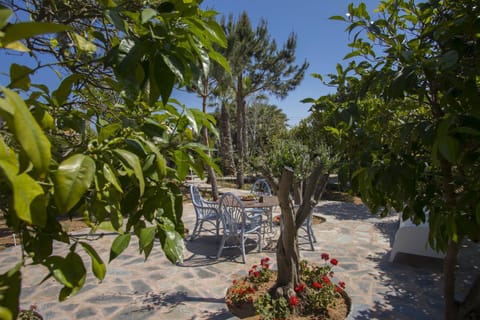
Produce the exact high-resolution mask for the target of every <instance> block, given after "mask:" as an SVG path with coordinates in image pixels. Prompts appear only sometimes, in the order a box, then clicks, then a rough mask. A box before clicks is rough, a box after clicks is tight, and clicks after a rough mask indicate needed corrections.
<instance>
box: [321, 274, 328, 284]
mask: <svg viewBox="0 0 480 320" xmlns="http://www.w3.org/2000/svg"><path fill="white" fill-rule="evenodd" d="M322 280H323V282H325V284H330V279H328V277H327V276H323V277H322Z"/></svg>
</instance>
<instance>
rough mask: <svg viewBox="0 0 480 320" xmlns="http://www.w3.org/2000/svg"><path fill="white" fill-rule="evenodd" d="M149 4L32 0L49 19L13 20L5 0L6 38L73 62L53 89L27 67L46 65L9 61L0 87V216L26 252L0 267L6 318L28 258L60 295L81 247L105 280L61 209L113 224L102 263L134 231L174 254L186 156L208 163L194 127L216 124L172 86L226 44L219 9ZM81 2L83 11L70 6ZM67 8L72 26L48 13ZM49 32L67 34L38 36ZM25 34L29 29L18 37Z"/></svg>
mask: <svg viewBox="0 0 480 320" xmlns="http://www.w3.org/2000/svg"><path fill="white" fill-rule="evenodd" d="M153 4H154V2H151V3H150V2H148V1H147V2H145V4H143V5H142V6H141V7H139V5H138V4H136V3H130V4H127V5H125V6H124V7H117V4H116V2H115V1H106V2H102V4H101V6H104V7H102V8H101V10H98V6H97V4H95V6H91V3H90V2H88V1H87V2H84V1H58V2H55V3H37V4H35V5H36V6H35V5H33V6H32V7H28V8H32V10H33V11H32V12H31V17H32V18H39V17H42V18H44V19H46V20H48V21H49V22H44V21H29V22H23V21H15V22H14V23H10V24H7V22H8V19H9V17H10V16H11V13H12V12H11V10H9V9H6V8H4V7H1V8H0V28H1V32H0V48H8V49H16V50H30V51H31V54H32V55H33V56H35V55H36V54H37V53H38V51H42V52H43V53H44V54H48V53H50V54H52V56H53V57H55V58H57V59H59V61H58V65H54V64H52V63H49V66H50V67H53V68H59V69H58V70H61V68H65V69H63V71H65V70H66V71H67V76H66V77H65V78H64V79H63V81H62V82H61V83H60V85H59V87H58V88H57V89H55V90H50V88H48V87H46V86H45V85H43V84H34V83H32V82H31V79H30V76H31V75H32V74H34V73H35V72H37V71H38V70H40V69H42V68H43V67H44V66H43V65H39V66H38V67H37V68H35V69H31V68H28V67H25V66H22V65H12V66H11V67H10V84H9V85H8V88H4V87H1V88H0V90H1V96H0V116H1V117H2V119H3V120H4V122H3V123H2V127H1V128H0V129H1V131H0V132H1V136H0V182H1V183H2V185H5V186H6V187H5V188H3V189H2V190H1V193H2V194H1V196H2V197H1V199H7V200H8V201H6V203H4V204H3V205H4V206H3V207H4V217H5V218H6V221H7V224H8V226H9V228H11V229H12V230H13V231H14V232H15V233H17V234H19V235H20V236H21V237H20V238H21V239H22V249H23V250H24V256H25V257H28V258H26V260H22V261H21V263H20V264H19V266H17V267H15V268H14V269H12V270H10V271H8V272H7V273H5V274H4V275H1V282H2V283H1V286H0V287H1V288H2V289H1V291H0V314H1V315H2V319H3V318H11V319H14V318H15V317H16V313H17V312H18V311H16V310H18V295H19V292H20V286H21V282H20V270H21V269H20V268H21V267H22V266H24V265H25V264H27V263H28V261H29V259H31V260H32V261H33V262H34V263H36V264H40V265H43V266H44V267H46V268H47V269H48V270H49V272H50V273H49V276H51V277H54V278H55V279H56V280H57V281H58V282H59V283H60V284H62V286H63V288H62V289H61V290H60V292H59V300H65V299H67V298H68V297H70V296H72V295H74V294H75V293H77V292H78V291H79V290H80V289H81V288H82V286H83V285H84V283H85V279H86V274H87V268H86V267H85V263H86V261H84V260H83V259H82V258H81V257H80V255H79V254H78V253H77V252H76V251H77V250H78V249H79V248H81V249H83V250H84V251H85V252H86V253H87V256H88V257H87V259H90V265H91V272H92V273H93V274H94V275H95V277H96V278H97V279H98V280H99V281H102V280H103V279H104V277H105V274H106V272H107V271H106V264H105V263H104V262H103V260H102V259H101V257H100V256H99V255H98V253H97V252H96V251H95V248H94V247H95V246H94V245H92V246H90V245H89V244H87V243H85V242H82V241H79V240H78V239H75V238H71V237H69V235H68V234H67V233H66V231H65V230H63V228H62V225H61V224H60V223H59V222H58V221H57V218H58V217H59V216H68V217H73V216H78V215H80V214H83V216H84V217H85V222H86V223H87V224H88V225H89V226H90V227H91V229H92V232H95V231H97V230H98V229H105V230H109V231H113V232H117V233H118V234H119V235H118V236H117V238H116V239H115V240H114V241H113V243H112V247H111V252H110V261H111V260H113V259H115V258H116V257H118V255H120V254H121V253H122V252H123V251H124V250H125V249H126V248H127V246H128V245H129V243H130V240H131V237H132V235H133V236H136V237H138V239H139V251H140V253H142V254H144V256H145V259H147V258H148V256H149V255H150V253H151V252H152V250H154V244H155V239H158V240H159V242H160V245H161V247H162V249H163V251H164V252H165V254H166V256H167V257H168V259H169V260H170V261H172V262H178V261H182V254H183V234H184V227H183V222H182V193H181V191H180V188H179V185H180V183H181V181H182V179H183V178H184V177H185V176H186V174H187V173H188V172H189V169H190V168H192V169H193V170H194V171H196V172H198V173H199V174H200V175H201V174H203V167H204V166H203V165H204V163H208V164H209V165H212V166H215V164H214V163H213V161H212V160H211V159H209V157H208V156H207V153H206V150H207V147H205V146H203V145H200V144H198V143H196V141H197V139H198V138H197V136H198V134H199V132H198V128H200V127H201V126H204V127H205V128H207V129H208V130H211V131H212V132H213V133H215V127H214V120H213V118H212V117H211V116H207V115H205V114H203V113H202V112H197V111H196V110H189V109H187V108H186V107H185V106H183V105H181V104H180V103H179V102H177V101H173V100H170V99H169V96H170V93H171V91H172V89H173V87H174V86H177V85H178V86H182V85H185V84H186V83H189V82H191V81H193V80H194V79H196V78H197V77H198V76H199V72H198V70H200V68H207V67H208V66H207V64H208V63H209V62H208V63H207V60H208V61H209V60H210V59H212V60H214V61H216V62H217V63H219V64H220V65H223V66H224V67H227V68H228V66H227V65H226V63H225V59H223V58H222V57H221V56H219V55H218V54H217V53H216V52H214V49H213V47H214V45H215V46H224V45H225V35H224V34H223V32H222V30H221V28H220V27H219V25H218V24H217V23H216V22H215V20H214V14H213V12H209V11H205V12H204V11H202V10H200V9H199V7H198V1H180V0H176V1H171V2H169V3H168V5H169V6H171V7H168V6H166V5H160V6H156V7H155V6H153ZM12 6H14V8H16V9H20V8H19V7H16V4H12ZM77 7H78V8H82V10H72V9H74V8H77ZM42 10H46V11H42ZM51 10H53V11H51ZM39 12H47V14H46V15H43V16H42V15H39V14H38V13H39ZM48 12H56V16H54V17H52V16H48V14H49V13H48ZM64 12H69V13H71V14H72V15H69V19H70V21H69V23H71V25H69V26H63V25H61V24H58V23H52V22H51V21H54V22H60V23H61V22H62V21H63V20H65V15H64ZM50 19H51V20H50ZM88 19H98V20H97V21H101V23H86V21H88ZM103 26H104V27H105V29H102V28H103ZM57 31H68V32H69V36H68V37H66V36H65V35H66V34H65V33H61V32H60V33H57V34H56V35H52V36H47V37H46V36H44V34H45V33H51V32H57ZM26 37H34V40H35V41H33V40H32V41H28V42H25V43H23V42H21V41H22V40H23V39H24V38H26ZM27 46H28V49H27ZM56 71H57V70H56ZM14 89H15V90H18V91H19V92H21V91H25V92H23V93H22V95H20V94H18V93H17V92H15V91H13V90H14ZM21 96H24V97H25V98H21ZM159 98H161V101H158V100H159ZM147 225H148V227H147ZM56 241H59V242H63V243H64V244H65V245H69V253H68V254H67V255H66V256H65V257H62V256H57V255H53V249H52V248H53V243H54V242H56ZM78 244H79V245H78ZM17 274H18V276H16V275H17ZM13 276H15V277H13ZM9 279H10V280H9ZM12 279H13V280H12ZM5 292H7V293H8V294H6V295H5Z"/></svg>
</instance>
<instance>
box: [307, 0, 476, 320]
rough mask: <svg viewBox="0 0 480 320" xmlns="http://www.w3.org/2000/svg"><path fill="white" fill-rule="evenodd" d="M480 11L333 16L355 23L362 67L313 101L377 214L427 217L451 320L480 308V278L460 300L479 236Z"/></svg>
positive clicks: (401, 10) (402, 7)
mask: <svg viewBox="0 0 480 320" xmlns="http://www.w3.org/2000/svg"><path fill="white" fill-rule="evenodd" d="M479 10H480V7H479V6H478V2H477V1H461V2H457V1H450V0H442V1H424V2H418V1H393V0H392V1H390V0H386V1H381V2H380V5H379V6H378V8H377V13H378V15H377V16H376V17H371V16H370V14H369V13H368V11H367V9H366V5H365V4H363V3H362V4H360V5H358V6H356V7H355V6H354V5H353V4H352V5H350V6H349V8H348V14H347V16H346V17H345V16H335V17H332V19H336V20H341V21H345V22H347V23H348V27H347V31H348V32H349V33H351V34H352V35H353V38H352V39H353V40H352V43H351V44H350V47H351V48H352V52H351V53H350V54H348V55H347V57H346V58H347V59H349V58H353V59H354V61H353V62H351V63H350V65H349V66H348V67H347V69H346V70H343V69H342V68H339V72H338V74H337V75H336V76H334V77H333V78H332V79H331V80H332V82H331V83H332V84H335V85H337V86H338V88H339V91H338V93H337V95H334V96H332V97H322V98H320V99H318V100H316V101H314V109H316V111H317V112H318V113H321V114H322V115H319V117H320V118H323V119H324V120H325V115H326V114H329V115H330V116H332V118H330V119H329V122H328V124H327V125H326V127H325V128H326V129H327V130H328V131H329V132H330V134H331V135H332V137H335V138H336V139H337V140H339V141H342V143H343V145H342V146H339V148H340V149H339V150H343V152H344V153H345V154H347V155H348V158H349V159H350V160H351V163H352V164H353V165H352V166H351V169H352V172H353V174H352V186H353V187H354V188H355V190H357V191H359V192H360V193H361V196H362V200H364V201H365V203H366V204H367V205H368V206H369V207H370V208H371V209H372V211H373V212H377V210H378V209H380V208H382V207H383V208H384V211H383V212H384V213H386V212H387V211H388V209H389V208H391V207H393V208H395V209H396V210H397V211H399V212H402V213H403V218H404V219H408V218H410V219H412V220H413V221H414V222H416V223H420V222H424V221H426V220H428V223H429V226H430V234H429V243H430V245H431V246H432V247H434V248H435V249H437V250H443V251H445V252H446V257H445V261H444V276H445V286H444V297H445V305H446V311H445V318H446V319H462V318H464V317H466V316H467V315H468V314H470V313H471V312H472V311H473V310H478V305H479V297H480V290H479V289H480V278H477V280H476V282H475V284H474V286H473V287H472V290H471V291H470V292H469V293H468V294H467V295H466V297H465V300H464V301H461V302H459V301H455V265H456V258H457V254H458V251H459V250H460V246H461V243H462V241H463V240H464V239H466V238H470V239H473V240H475V239H476V240H478V235H479V234H480V203H479V200H478V192H479V191H480V184H479V179H478V177H479V175H478V173H479V170H478V168H479V164H480V163H479V159H480V158H479V155H480V145H479V143H478V141H479V140H478V137H479V134H480V131H479V128H480V114H479V109H478V106H479V102H480V85H479V76H480V69H479V66H480V64H479V62H480V42H479V33H478V30H479V29H478V16H479V14H480V11H479ZM348 73H350V75H348ZM326 111H329V112H327V113H325V112H326ZM427 216H428V219H427ZM419 245H420V244H419Z"/></svg>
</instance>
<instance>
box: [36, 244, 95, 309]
mask: <svg viewBox="0 0 480 320" xmlns="http://www.w3.org/2000/svg"><path fill="white" fill-rule="evenodd" d="M44 264H45V266H46V267H47V268H48V269H49V270H50V272H51V274H52V275H53V277H54V278H55V279H56V280H57V281H58V282H60V283H61V284H63V285H64V286H65V288H64V289H62V291H61V292H60V295H59V300H60V301H64V300H65V299H67V298H68V297H69V296H71V295H74V294H75V293H77V292H78V291H79V290H80V289H81V288H82V287H83V285H84V284H85V279H86V275H87V271H86V269H85V266H84V265H83V260H82V258H81V257H80V256H79V255H78V254H77V253H75V252H73V251H70V252H69V253H68V255H67V256H66V257H65V258H64V257H60V256H50V257H48V258H47V259H45V263H44Z"/></svg>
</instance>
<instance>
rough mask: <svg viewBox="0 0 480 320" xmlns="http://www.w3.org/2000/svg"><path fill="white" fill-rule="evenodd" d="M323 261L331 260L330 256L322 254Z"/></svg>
mask: <svg viewBox="0 0 480 320" xmlns="http://www.w3.org/2000/svg"><path fill="white" fill-rule="evenodd" d="M322 259H323V260H325V261H326V260H328V259H330V256H329V255H328V253H322Z"/></svg>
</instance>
